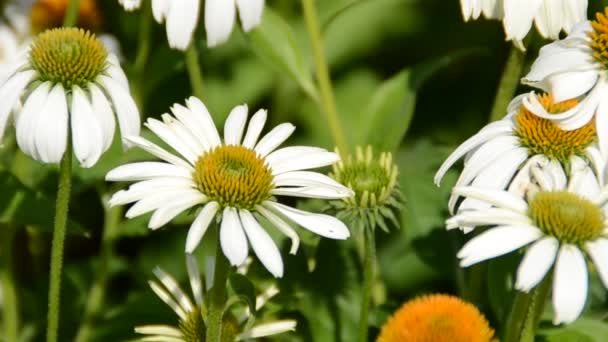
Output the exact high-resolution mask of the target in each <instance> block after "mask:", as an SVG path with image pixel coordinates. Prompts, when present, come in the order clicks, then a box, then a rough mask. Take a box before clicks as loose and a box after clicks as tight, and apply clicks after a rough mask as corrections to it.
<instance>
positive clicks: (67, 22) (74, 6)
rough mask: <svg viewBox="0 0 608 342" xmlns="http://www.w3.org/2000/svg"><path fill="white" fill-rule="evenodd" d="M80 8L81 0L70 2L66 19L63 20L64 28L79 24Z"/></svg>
mask: <svg viewBox="0 0 608 342" xmlns="http://www.w3.org/2000/svg"><path fill="white" fill-rule="evenodd" d="M79 7H80V1H79V0H69V2H68V8H67V9H66V10H65V17H64V18H63V26H65V27H73V26H76V24H77V23H78V9H79Z"/></svg>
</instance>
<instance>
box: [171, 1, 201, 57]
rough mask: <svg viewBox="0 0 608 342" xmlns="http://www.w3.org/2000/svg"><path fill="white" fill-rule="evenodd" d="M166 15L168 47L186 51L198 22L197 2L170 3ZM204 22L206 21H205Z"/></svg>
mask: <svg viewBox="0 0 608 342" xmlns="http://www.w3.org/2000/svg"><path fill="white" fill-rule="evenodd" d="M169 6H170V7H169V12H168V13H167V17H166V19H167V23H166V26H167V38H168V40H169V46H170V47H172V48H174V49H179V50H186V48H188V45H190V41H191V40H192V34H193V33H194V29H195V28H196V22H197V21H198V11H199V7H200V2H199V0H179V1H175V0H174V1H170V5H169ZM205 21H206V19H205Z"/></svg>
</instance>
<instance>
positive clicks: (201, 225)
mask: <svg viewBox="0 0 608 342" xmlns="http://www.w3.org/2000/svg"><path fill="white" fill-rule="evenodd" d="M219 207H220V205H219V203H217V202H209V203H207V204H206V205H205V206H204V207H203V209H202V210H201V212H200V213H199V214H198V216H197V217H196V219H195V220H194V222H192V225H191V226H190V229H189V230H188V236H187V237H186V253H190V254H191V253H192V252H193V251H194V249H196V247H197V246H198V244H199V242H200V241H201V239H202V238H203V235H205V232H206V231H207V228H208V227H209V224H210V223H211V220H213V218H214V217H215V214H216V213H217V211H218V209H219Z"/></svg>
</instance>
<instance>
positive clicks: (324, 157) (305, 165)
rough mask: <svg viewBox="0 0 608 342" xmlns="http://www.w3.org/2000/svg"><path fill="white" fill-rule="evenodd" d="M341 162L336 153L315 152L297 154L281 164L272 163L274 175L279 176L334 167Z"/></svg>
mask: <svg viewBox="0 0 608 342" xmlns="http://www.w3.org/2000/svg"><path fill="white" fill-rule="evenodd" d="M339 160H340V156H339V155H338V154H337V153H334V152H328V151H323V150H321V151H315V152H310V153H303V154H295V155H294V156H292V157H289V158H283V159H282V160H281V162H277V163H270V162H269V164H270V167H271V168H272V174H273V175H278V174H281V173H285V172H291V171H298V170H306V169H315V168H318V167H323V166H328V165H332V164H334V163H336V162H338V161H339Z"/></svg>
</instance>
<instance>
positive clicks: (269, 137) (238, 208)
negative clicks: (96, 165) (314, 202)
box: [106, 97, 353, 277]
mask: <svg viewBox="0 0 608 342" xmlns="http://www.w3.org/2000/svg"><path fill="white" fill-rule="evenodd" d="M186 104H187V107H184V106H181V105H179V104H175V105H174V106H173V108H171V109H172V112H173V114H174V115H175V116H171V115H168V114H165V115H163V121H159V120H156V119H148V121H147V123H146V125H147V126H148V128H150V129H151V130H152V131H153V132H154V133H155V134H156V135H158V136H159V137H160V138H161V139H162V140H163V141H165V142H166V143H167V144H168V145H169V146H170V147H171V148H172V149H173V150H174V151H176V152H177V153H179V156H177V155H174V154H172V153H170V152H168V151H166V150H165V149H163V148H161V147H160V146H157V145H156V144H153V143H152V142H150V141H148V140H146V139H143V138H141V137H132V138H129V141H131V142H132V143H133V144H135V145H137V146H139V147H140V148H142V149H144V150H146V151H148V152H150V153H152V154H153V155H155V156H157V157H159V158H161V159H162V160H164V162H140V163H133V164H127V165H123V166H119V167H117V168H116V169H114V170H112V171H110V172H109V173H108V174H107V176H106V179H107V180H110V181H138V182H137V183H135V184H133V185H131V187H130V188H129V189H128V190H123V191H119V192H117V193H116V194H114V196H112V198H111V199H110V204H111V205H123V204H127V203H132V202H136V203H135V204H134V205H133V206H131V208H130V209H129V210H128V211H127V213H126V216H127V217H129V218H132V217H135V216H139V215H142V214H145V213H148V212H151V211H154V214H153V215H152V218H151V219H150V222H149V225H148V226H149V227H150V229H158V228H160V227H162V226H163V225H165V224H166V223H168V222H169V221H171V220H172V219H173V218H174V217H176V216H177V215H178V214H180V213H181V212H183V211H185V210H188V209H190V208H193V207H194V208H197V207H199V206H201V205H202V206H203V207H202V210H201V211H200V213H199V214H198V215H197V217H196V219H195V220H194V222H193V223H192V225H191V227H190V230H189V231H188V237H187V239H186V252H187V253H191V252H192V251H193V250H194V249H195V248H196V247H197V246H198V244H199V242H200V241H201V239H202V238H203V236H204V235H205V232H206V231H207V228H208V227H209V224H210V223H211V222H212V221H213V219H214V218H215V217H216V216H217V217H221V224H220V230H219V235H220V243H221V247H222V251H223V252H224V254H225V255H226V257H227V258H228V260H229V261H230V263H231V264H232V265H233V266H239V265H240V264H242V263H243V262H244V261H245V259H246V258H247V255H248V253H249V246H251V248H252V249H253V251H254V252H255V254H256V255H257V257H258V258H259V259H260V261H261V262H262V264H264V266H265V267H266V269H268V271H269V272H270V273H272V274H273V275H274V276H275V277H281V276H282V275H283V260H282V258H281V254H280V253H279V250H278V248H277V246H276V245H275V243H274V242H273V240H272V239H271V238H270V236H269V235H268V233H267V232H266V230H265V229H264V228H263V227H262V226H261V225H260V223H259V222H258V219H257V218H256V217H255V216H254V213H257V214H259V215H261V216H263V217H265V218H266V219H267V220H268V221H269V222H270V223H271V224H272V225H274V226H275V227H276V228H277V229H278V230H280V231H281V232H283V233H284V234H285V235H287V236H288V237H289V238H290V239H291V241H292V248H291V253H295V252H296V250H297V248H298V244H299V238H298V235H297V234H296V232H295V231H294V230H293V229H292V228H291V227H290V225H289V224H287V223H286V222H285V219H284V218H288V219H289V220H292V221H294V222H296V223H298V224H299V225H301V226H302V227H304V228H306V229H308V230H310V231H312V232H313V233H316V234H318V235H321V236H324V237H328V238H331V239H346V238H347V237H348V236H349V235H350V232H349V230H348V228H347V227H346V226H345V225H344V223H342V222H341V221H340V220H338V219H336V218H335V217H332V216H328V215H323V214H313V213H309V212H305V211H302V210H298V209H295V208H292V207H289V206H286V205H283V204H280V203H278V202H277V201H276V199H275V198H274V197H273V196H294V197H308V198H321V199H338V198H345V197H349V196H352V195H353V192H352V191H351V190H350V189H348V188H346V187H345V186H343V185H342V184H340V183H338V182H336V181H335V180H333V179H331V178H329V177H327V176H325V175H323V174H321V173H317V172H312V171H304V170H309V169H314V168H318V167H323V166H328V165H332V164H334V163H335V162H337V161H338V160H340V157H339V156H338V155H337V154H336V153H333V152H329V151H326V150H324V149H322V148H318V147H308V146H293V147H285V148H281V149H277V147H279V145H281V144H282V143H283V142H284V141H285V140H287V138H288V137H289V136H290V135H291V133H293V131H294V129H295V127H294V126H293V125H292V124H290V123H283V124H280V125H278V126H276V127H275V128H274V129H272V130H271V131H270V132H269V133H267V134H266V135H265V136H263V137H262V138H261V139H259V140H258V138H259V137H260V134H261V132H262V129H263V128H264V124H265V123H266V110H259V111H257V112H256V113H255V114H254V115H253V116H252V118H251V120H249V125H248V126H247V130H245V126H246V123H247V115H248V109H247V106H246V105H242V106H237V107H235V108H234V109H233V110H232V111H231V113H230V115H229V116H228V118H227V120H226V123H225V126H224V139H223V142H222V140H221V139H220V136H219V134H218V132H217V130H216V128H215V125H214V123H213V120H212V118H211V115H210V114H209V112H208V111H207V108H206V107H205V106H204V105H203V103H202V102H201V101H200V100H198V99H197V98H195V97H191V98H190V99H188V100H187V101H186Z"/></svg>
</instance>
